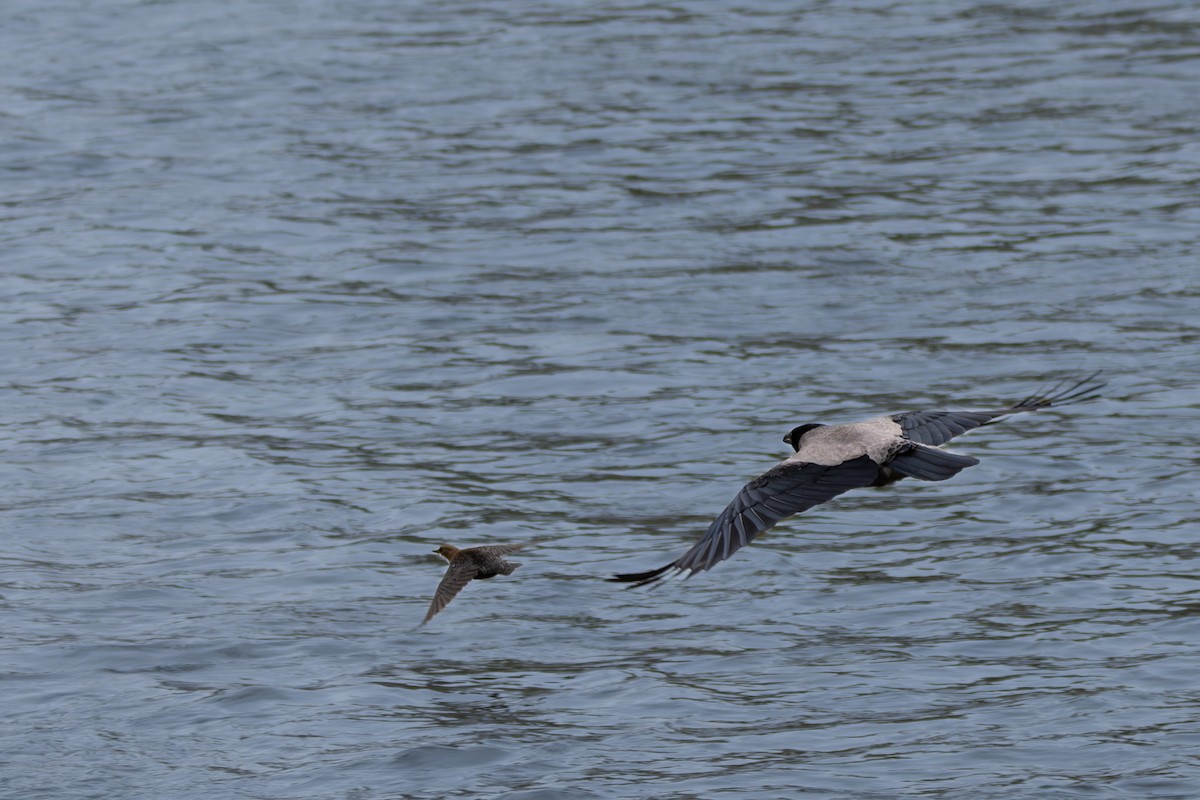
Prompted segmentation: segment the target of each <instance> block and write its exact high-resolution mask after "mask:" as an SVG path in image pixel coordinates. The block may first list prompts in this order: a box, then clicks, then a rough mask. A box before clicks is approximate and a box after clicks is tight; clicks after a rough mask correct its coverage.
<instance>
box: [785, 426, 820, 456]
mask: <svg viewBox="0 0 1200 800" xmlns="http://www.w3.org/2000/svg"><path fill="white" fill-rule="evenodd" d="M824 427H825V426H824V425H822V424H821V423H819V422H810V423H808V424H807V425H801V426H799V427H798V428H792V429H791V430H790V431H789V432H788V435H787V436H785V437H783V440H784V441H785V442H787V443H788V444H790V445H791V446H792V449H793V450H799V449H800V437H801V436H803V435H804V434H806V433H808V432H809V431H811V430H812V429H813V428H824Z"/></svg>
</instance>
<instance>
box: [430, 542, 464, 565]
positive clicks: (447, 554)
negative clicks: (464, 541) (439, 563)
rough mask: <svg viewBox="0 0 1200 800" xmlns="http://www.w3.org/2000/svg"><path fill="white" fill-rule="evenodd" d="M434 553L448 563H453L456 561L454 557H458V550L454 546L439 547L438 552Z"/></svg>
mask: <svg viewBox="0 0 1200 800" xmlns="http://www.w3.org/2000/svg"><path fill="white" fill-rule="evenodd" d="M433 552H435V553H437V554H438V555H439V556H441V557H442V558H444V559H446V560H447V561H451V560H453V559H454V557H455V556H456V555H458V548H457V547H455V546H454V545H452V544H444V545H442V546H441V547H439V548H438V549H437V550H434V551H433Z"/></svg>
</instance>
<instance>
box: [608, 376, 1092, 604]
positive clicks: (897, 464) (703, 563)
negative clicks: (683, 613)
mask: <svg viewBox="0 0 1200 800" xmlns="http://www.w3.org/2000/svg"><path fill="white" fill-rule="evenodd" d="M1098 374H1099V373H1093V374H1092V375H1089V376H1088V377H1086V378H1083V379H1081V380H1078V381H1075V382H1074V383H1069V384H1068V383H1067V382H1066V381H1064V382H1061V383H1059V384H1057V385H1056V386H1054V387H1051V388H1050V389H1048V390H1046V391H1039V392H1036V393H1034V394H1032V395H1030V396H1029V397H1026V398H1025V399H1024V400H1021V401H1020V402H1017V403H1014V404H1012V405H1011V406H1008V407H1007V408H1001V409H999V410H996V411H905V412H902V413H899V414H891V415H888V416H883V417H873V418H871V419H868V420H864V421H863V422H853V423H849V424H845V425H820V424H809V425H801V426H799V427H796V428H793V429H792V430H791V431H789V432H788V435H787V436H785V437H783V440H784V441H785V442H787V443H788V444H790V445H791V446H792V449H793V450H795V451H796V452H795V453H793V454H792V455H791V456H789V457H788V458H786V459H785V460H784V461H782V462H780V463H779V464H778V465H776V466H775V467H774V468H772V469H770V470H768V471H767V472H765V473H763V474H762V475H760V476H759V477H758V478H755V479H754V480H752V481H750V483H748V484H746V485H745V486H743V487H742V490H741V491H740V492H738V495H737V497H735V498H734V499H733V502H732V503H730V504H729V505H728V506H726V508H725V510H724V511H722V512H721V514H720V516H718V517H717V518H716V519H715V520H713V522H712V524H711V525H709V526H708V530H707V531H706V532H705V534H704V536H702V537H701V538H700V541H698V542H696V544H695V545H693V546H692V549H690V550H688V551H687V552H686V553H684V554H683V555H682V556H680V557H679V558H677V559H675V560H674V561H672V562H671V563H670V564H667V565H666V566H663V567H659V568H658V569H652V570H649V571H647V572H630V573H625V574H622V575H616V576H614V577H612V578H609V580H611V581H619V582H624V583H630V584H632V585H633V586H645V585H646V584H649V583H654V582H656V581H659V580H661V579H663V578H665V577H668V575H670V576H674V575H678V574H681V573H686V576H685V577H691V576H692V575H695V574H696V573H697V572H703V571H704V570H706V569H710V568H711V567H713V566H714V565H716V564H718V563H720V562H721V561H724V560H725V559H727V558H729V557H730V556H731V555H733V553H735V552H736V551H737V550H738V549H739V548H741V547H745V546H746V545H748V544H750V542H752V541H753V540H754V537H755V536H758V535H759V534H760V533H762V532H763V531H765V530H767V529H768V528H770V527H772V526H773V525H775V523H777V522H779V521H780V520H784V519H787V518H788V517H790V516H792V515H793V514H799V513H800V512H801V511H807V510H808V509H810V508H812V507H813V506H815V505H819V504H820V503H824V502H825V501H826V500H831V499H833V498H834V497H837V496H838V495H839V494H841V493H842V492H846V491H849V490H850V489H857V488H860V487H864V486H886V485H888V484H890V483H895V482H896V481H898V480H900V479H901V478H917V479H918V480H923V481H944V480H946V479H947V478H952V477H954V476H955V475H957V474H958V473H959V472H960V471H961V470H963V469H965V468H967V467H971V466H974V465H976V464H978V463H979V460H978V459H976V458H972V457H971V456H963V455H958V454H956V453H948V452H946V451H945V450H942V449H940V448H939V447H938V445H941V444H945V443H946V442H948V441H950V440H951V439H953V438H954V437H955V436H958V435H959V434H962V433H966V432H967V431H969V430H971V429H972V428H978V427H979V426H981V425H987V424H989V423H992V422H995V421H996V420H998V419H1000V418H1001V417H1006V416H1008V415H1009V414H1021V413H1024V412H1026V411H1038V410H1040V409H1043V408H1050V407H1052V406H1053V407H1058V406H1064V405H1068V404H1071V403H1082V402H1084V401H1086V400H1094V399H1095V398H1097V397H1099V394H1098V391H1099V390H1100V389H1101V388H1103V387H1104V386H1105V384H1104V383H1102V382H1098V381H1096V376H1097V375H1098Z"/></svg>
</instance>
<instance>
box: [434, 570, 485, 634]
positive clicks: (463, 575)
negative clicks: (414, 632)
mask: <svg viewBox="0 0 1200 800" xmlns="http://www.w3.org/2000/svg"><path fill="white" fill-rule="evenodd" d="M477 571H478V568H477V567H476V566H475V565H474V564H470V563H468V562H466V561H465V560H464V561H459V562H455V563H452V564H451V565H450V568H449V569H447V570H446V574H445V575H444V576H443V577H442V582H441V583H439V584H438V587H437V591H436V592H434V593H433V602H432V603H430V604H429V612H428V613H427V614H425V619H424V620H423V621H422V622H421V624H422V625H424V624H425V623H426V622H429V620H431V619H433V615H434V614H436V613H438V612H439V611H441V610H442V609H443V608H445V607H446V604H447V603H449V602H450V601H451V600H453V599H454V596H455V595H456V594H458V593H459V592H461V591H462V588H463V587H464V586H466V585H467V584H468V583H470V582H471V578H474V577H475V573H476V572H477Z"/></svg>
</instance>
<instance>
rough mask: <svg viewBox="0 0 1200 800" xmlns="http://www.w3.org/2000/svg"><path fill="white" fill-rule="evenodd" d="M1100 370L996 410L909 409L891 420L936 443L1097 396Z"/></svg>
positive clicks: (915, 437) (904, 432) (911, 435)
mask: <svg viewBox="0 0 1200 800" xmlns="http://www.w3.org/2000/svg"><path fill="white" fill-rule="evenodd" d="M1099 374H1100V373H1098V372H1094V373H1092V374H1091V375H1088V376H1087V377H1086V378H1083V379H1081V380H1078V381H1076V382H1075V383H1071V384H1068V383H1067V382H1066V381H1062V382H1060V383H1059V384H1057V385H1056V386H1052V387H1050V388H1049V389H1047V390H1045V391H1039V392H1034V393H1033V394H1031V395H1030V396H1029V397H1026V398H1025V399H1024V400H1021V401H1019V402H1016V403H1013V404H1012V405H1011V406H1009V407H1008V408H1001V409H998V410H996V411H907V412H904V413H902V414H894V415H892V422H896V423H899V425H900V435H901V436H903V437H904V438H905V439H910V440H912V441H914V442H920V443H921V444H930V445H934V446H937V445H939V444H945V443H946V442H948V441H950V440H951V439H953V438H954V437H955V436H958V435H959V434H962V433H966V432H967V431H969V430H971V429H972V428H978V427H979V426H980V425H987V424H989V423H991V422H994V421H996V420H998V419H1000V418H1001V417H1007V416H1008V415H1010V414H1021V413H1024V412H1026V411H1038V410H1039V409H1043V408H1050V407H1051V406H1054V407H1058V406H1066V405H1071V404H1072V403H1083V402H1086V401H1088V400H1095V399H1096V398H1097V397H1099V396H1100V395H1099V394H1098V393H1097V392H1099V390H1100V389H1102V388H1104V386H1105V383H1104V382H1103V381H1097V380H1096V376H1098V375H1099Z"/></svg>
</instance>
